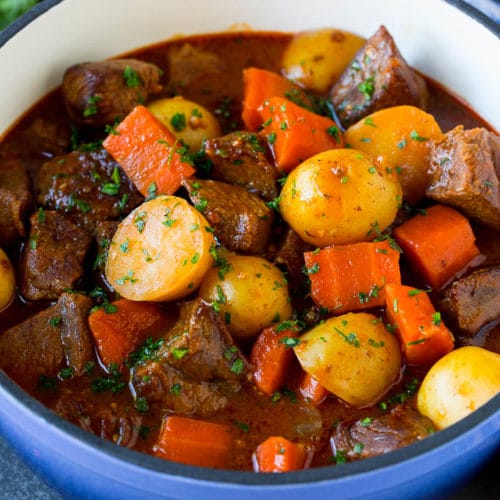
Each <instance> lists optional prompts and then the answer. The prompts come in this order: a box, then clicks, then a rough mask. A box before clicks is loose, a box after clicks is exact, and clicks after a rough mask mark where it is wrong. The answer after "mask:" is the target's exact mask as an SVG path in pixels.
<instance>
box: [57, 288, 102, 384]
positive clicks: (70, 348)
mask: <svg viewBox="0 0 500 500" xmlns="http://www.w3.org/2000/svg"><path fill="white" fill-rule="evenodd" d="M57 305H58V306H59V308H60V314H61V318H62V322H61V341H62V345H63V351H64V357H65V359H66V362H67V364H68V366H71V367H72V368H73V369H74V370H75V372H76V373H78V374H81V373H82V372H83V371H84V369H85V365H86V364H87V363H88V361H89V360H90V359H91V358H92V356H93V352H94V349H93V344H92V341H91V336H90V331H89V329H88V326H87V317H88V314H89V311H90V308H91V307H92V299H90V297H87V296H86V295H81V294H78V293H63V294H62V295H61V296H60V297H59V300H58V302H57Z"/></svg>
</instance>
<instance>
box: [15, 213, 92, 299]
mask: <svg viewBox="0 0 500 500" xmlns="http://www.w3.org/2000/svg"><path fill="white" fill-rule="evenodd" d="M30 222H31V230H30V237H29V241H28V243H27V245H26V247H25V249H24V255H23V268H22V276H21V292H22V294H23V296H24V297H25V298H26V299H28V300H40V299H56V298H58V297H59V295H60V294H61V293H62V292H63V291H64V290H66V289H70V288H73V287H74V286H75V285H76V284H77V283H78V280H79V279H80V278H81V277H82V276H83V273H84V269H83V262H84V259H85V256H86V254H87V251H88V249H89V247H90V244H91V241H92V238H91V236H90V235H89V234H88V233H87V232H86V231H84V230H83V229H80V228H79V227H78V226H76V225H75V224H73V223H72V222H71V221H70V220H68V219H66V218H65V217H64V216H63V215H61V214H59V213H58V212H54V211H46V212H45V211H44V212H38V213H35V214H33V215H32V216H31V218H30Z"/></svg>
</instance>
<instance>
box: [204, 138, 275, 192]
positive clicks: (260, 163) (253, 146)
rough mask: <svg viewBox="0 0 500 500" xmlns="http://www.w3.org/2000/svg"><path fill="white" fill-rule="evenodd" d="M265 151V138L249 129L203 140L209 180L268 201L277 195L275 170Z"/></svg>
mask: <svg viewBox="0 0 500 500" xmlns="http://www.w3.org/2000/svg"><path fill="white" fill-rule="evenodd" d="M266 151H267V146H266V141H264V140H262V138H260V137H259V136H258V135H257V134H251V133H249V132H233V133H232V134H228V135H225V136H224V137H217V138H215V139H209V140H208V141H207V142H206V153H207V155H208V156H209V157H210V159H211V160H212V164H213V166H212V178H213V179H215V180H217V181H223V182H228V183H229V184H235V185H236V186H241V187H244V188H245V189H247V191H250V192H251V193H254V194H256V195H258V196H260V197H261V198H263V199H264V200H266V201H271V200H273V199H274V198H276V197H277V196H278V189H277V187H276V178H277V170H276V167H275V166H274V164H273V163H272V162H270V161H269V159H268V157H267V156H266Z"/></svg>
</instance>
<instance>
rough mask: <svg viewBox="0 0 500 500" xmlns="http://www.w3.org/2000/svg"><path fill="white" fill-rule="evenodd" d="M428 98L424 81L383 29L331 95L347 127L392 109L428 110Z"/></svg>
mask: <svg viewBox="0 0 500 500" xmlns="http://www.w3.org/2000/svg"><path fill="white" fill-rule="evenodd" d="M427 98H428V91H427V86H426V84H425V81H424V79H423V78H422V77H420V76H419V75H418V74H417V73H416V72H415V71H413V70H412V69H411V68H410V67H409V66H408V64H407V63H406V61H405V60H404V58H403V56H402V55H401V54H400V52H399V49H398V48H397V46H396V43H395V42H394V40H393V38H392V36H391V35H390V33H389V32H388V31H387V29H386V28H385V27H384V26H381V27H380V28H379V29H378V31H377V32H376V33H375V34H374V35H373V36H372V37H371V38H369V39H368V40H367V42H366V43H365V45H364V46H363V47H362V48H361V49H360V50H359V51H358V53H357V54H356V56H355V58H354V60H353V61H352V63H351V64H350V65H349V66H348V67H347V68H346V70H345V71H344V72H343V73H342V75H341V76H340V78H339V80H338V81H337V83H336V84H335V85H334V86H333V87H332V89H331V92H330V99H331V101H332V104H333V106H334V108H335V110H336V111H337V115H338V117H339V119H340V121H341V122H342V124H343V125H344V126H345V127H348V126H349V125H352V124H353V123H355V122H357V121H358V120H360V119H361V118H363V117H364V116H367V115H369V114H370V113H373V112H374V111H378V110H379V109H383V108H387V107H389V106H398V105H402V104H409V105H413V106H417V107H420V108H424V109H425V107H426V103H427Z"/></svg>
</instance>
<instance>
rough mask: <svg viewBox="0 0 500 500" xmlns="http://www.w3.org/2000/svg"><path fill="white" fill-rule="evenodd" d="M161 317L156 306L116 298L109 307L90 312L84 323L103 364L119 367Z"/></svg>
mask: <svg viewBox="0 0 500 500" xmlns="http://www.w3.org/2000/svg"><path fill="white" fill-rule="evenodd" d="M110 308H111V311H110ZM161 318H162V314H161V312H160V310H159V308H158V306H156V305H154V304H149V303H147V302H134V301H131V300H127V299H118V300H116V301H115V302H112V303H111V304H110V307H108V308H101V309H97V310H96V311H94V312H92V313H91V314H90V315H89V317H88V323H89V327H90V331H91V332H92V335H93V337H94V340H95V343H96V346H97V350H98V352H99V356H100V358H101V361H102V362H103V363H104V365H105V366H109V365H110V364H112V363H116V364H118V365H121V364H122V363H123V362H124V361H125V360H126V358H127V356H128V355H129V354H130V353H131V352H132V351H134V350H135V349H137V347H139V345H140V344H142V343H143V342H144V341H145V340H146V339H147V337H148V336H149V334H150V329H151V327H153V326H154V325H155V324H156V323H157V322H159V321H160V320H161Z"/></svg>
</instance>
